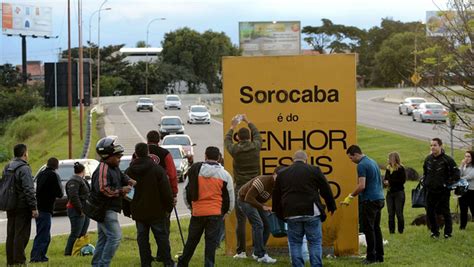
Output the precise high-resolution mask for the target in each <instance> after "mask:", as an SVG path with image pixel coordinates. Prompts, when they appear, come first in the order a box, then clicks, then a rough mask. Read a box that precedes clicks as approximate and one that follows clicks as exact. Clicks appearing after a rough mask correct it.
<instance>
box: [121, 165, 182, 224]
mask: <svg viewBox="0 0 474 267" xmlns="http://www.w3.org/2000/svg"><path fill="white" fill-rule="evenodd" d="M125 173H126V174H127V175H129V176H130V177H133V178H134V179H135V180H136V181H137V184H136V185H135V193H134V196H133V200H132V202H131V203H130V210H131V213H132V218H133V219H134V220H136V221H140V222H146V223H153V222H154V221H156V220H157V219H162V218H166V217H167V216H168V215H169V213H170V212H171V211H172V210H173V194H172V192H171V187H170V183H169V181H168V177H167V176H166V172H165V170H164V169H163V168H162V167H161V166H159V165H157V164H155V163H154V162H153V160H152V159H151V158H149V157H146V158H137V159H136V160H134V161H133V162H132V163H131V164H130V167H129V168H128V169H127V170H126V172H125Z"/></svg>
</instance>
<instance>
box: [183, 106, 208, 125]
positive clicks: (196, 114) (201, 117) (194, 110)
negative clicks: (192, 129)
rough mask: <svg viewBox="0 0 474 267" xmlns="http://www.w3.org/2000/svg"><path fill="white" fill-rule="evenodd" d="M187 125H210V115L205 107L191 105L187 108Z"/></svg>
mask: <svg viewBox="0 0 474 267" xmlns="http://www.w3.org/2000/svg"><path fill="white" fill-rule="evenodd" d="M188 123H189V124H192V123H207V124H210V123H211V114H210V113H209V111H208V110H207V107H206V106H202V105H193V106H191V107H189V111H188Z"/></svg>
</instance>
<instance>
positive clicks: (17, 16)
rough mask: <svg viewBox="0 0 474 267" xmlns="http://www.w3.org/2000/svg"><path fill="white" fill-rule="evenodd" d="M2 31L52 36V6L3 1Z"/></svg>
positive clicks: (13, 33)
mask: <svg viewBox="0 0 474 267" xmlns="http://www.w3.org/2000/svg"><path fill="white" fill-rule="evenodd" d="M2 32H3V34H8V35H26V36H33V35H35V36H51V35H52V8H50V7H41V6H35V5H31V4H30V5H27V4H17V3H14V4H10V3H2Z"/></svg>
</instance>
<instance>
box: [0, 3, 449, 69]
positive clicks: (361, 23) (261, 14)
mask: <svg viewBox="0 0 474 267" xmlns="http://www.w3.org/2000/svg"><path fill="white" fill-rule="evenodd" d="M77 1H78V0H71V6H72V8H71V23H72V26H71V29H72V32H71V36H72V37H71V46H72V47H77V46H78V16H77V10H78V7H77V5H78V3H77ZM103 1H104V0H98V1H95V0H82V14H83V15H82V21H83V43H84V44H85V43H86V41H87V40H89V36H91V37H90V38H91V40H92V42H94V43H97V38H98V34H97V29H98V27H97V25H98V21H97V19H98V16H97V13H96V14H95V15H94V16H93V17H92V18H91V15H92V13H94V12H95V11H96V10H98V9H99V7H100V5H101V4H102V3H103ZM3 2H5V3H21V4H32V5H35V6H45V7H52V9H53V11H52V12H53V29H52V31H53V36H58V38H56V39H33V38H27V58H28V60H29V61H30V60H40V61H43V62H54V61H56V60H57V58H58V53H59V51H60V49H62V50H64V49H67V0H31V1H24V0H23V1H19V0H7V1H3ZM0 8H1V7H0ZM104 8H111V9H110V10H107V11H102V12H101V24H100V28H101V30H100V45H101V46H104V45H111V44H125V47H135V45H136V43H137V42H138V41H140V40H143V41H145V40H146V32H147V25H148V23H149V22H150V21H151V20H153V19H155V18H166V20H158V21H155V22H153V23H152V24H150V27H149V44H150V45H151V46H153V47H161V41H162V40H163V36H164V34H165V33H167V32H170V31H174V30H177V29H179V28H182V27H189V28H191V29H194V30H197V31H199V32H204V31H206V30H213V31H217V32H224V33H226V34H227V35H228V36H229V37H230V38H231V41H232V43H234V44H236V45H238V42H239V40H238V24H239V22H240V21H300V22H301V26H302V27H304V26H319V25H321V19H322V18H327V19H330V20H331V21H332V22H333V23H336V24H344V25H347V26H357V27H359V28H362V29H370V28H371V27H374V26H380V22H381V19H382V18H391V19H394V20H400V21H402V22H409V21H422V22H424V21H425V16H426V11H430V10H439V9H446V0H326V1H321V0H239V1H236V0H127V1H126V0H107V1H106V3H105V5H104ZM89 28H90V29H91V31H89ZM302 37H304V35H302ZM302 44H304V41H302ZM305 46H306V45H304V47H303V48H305ZM306 47H307V46H306ZM4 63H11V64H20V63H21V38H20V37H17V36H13V37H9V36H6V35H4V34H1V36H0V64H4Z"/></svg>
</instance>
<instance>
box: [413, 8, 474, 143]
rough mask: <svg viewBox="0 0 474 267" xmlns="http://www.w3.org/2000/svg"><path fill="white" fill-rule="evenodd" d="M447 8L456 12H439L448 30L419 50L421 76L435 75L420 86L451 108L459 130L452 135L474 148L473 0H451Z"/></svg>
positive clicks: (431, 39) (455, 124) (454, 122)
mask: <svg viewBox="0 0 474 267" xmlns="http://www.w3.org/2000/svg"><path fill="white" fill-rule="evenodd" d="M448 9H449V11H451V12H453V11H454V12H455V14H456V15H455V16H451V14H452V13H450V12H444V11H440V12H439V15H440V16H441V17H444V19H445V21H446V24H445V27H446V33H445V34H444V35H443V36H438V37H434V38H430V40H429V42H430V46H429V47H428V48H426V49H424V50H423V51H421V53H420V55H421V60H422V64H421V67H420V70H419V71H420V73H421V75H422V77H424V79H426V78H427V77H435V79H433V80H432V82H431V83H424V84H422V86H421V87H420V88H421V89H422V90H423V91H424V92H426V93H427V94H429V95H430V96H432V97H433V98H435V99H436V100H437V101H439V102H440V103H441V104H443V105H444V106H445V107H447V108H448V109H449V110H450V114H449V118H450V120H451V121H452V123H453V124H452V126H453V127H455V128H456V129H457V130H458V132H459V133H460V134H455V135H454V136H453V138H455V139H457V140H459V141H462V142H464V143H465V144H466V146H468V147H471V149H473V148H474V123H473V119H472V118H473V117H472V115H470V113H472V111H473V110H474V108H473V104H474V63H473V62H474V49H473V47H472V43H473V41H474V10H473V9H474V6H473V3H472V1H470V0H450V1H448ZM446 130H449V129H448V128H447V127H446Z"/></svg>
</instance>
